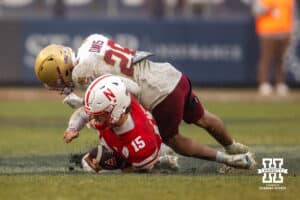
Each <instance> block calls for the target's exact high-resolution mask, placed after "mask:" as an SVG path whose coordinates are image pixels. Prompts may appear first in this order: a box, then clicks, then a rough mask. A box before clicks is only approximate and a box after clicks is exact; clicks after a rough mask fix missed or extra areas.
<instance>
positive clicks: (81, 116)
mask: <svg viewBox="0 0 300 200" xmlns="http://www.w3.org/2000/svg"><path fill="white" fill-rule="evenodd" d="M88 121H89V116H88V115H87V114H86V113H85V112H84V109H83V107H81V108H79V109H77V110H76V111H75V112H74V113H73V114H72V115H71V117H70V120H69V124H68V128H67V129H66V131H65V133H64V141H65V143H69V142H71V141H72V140H73V139H75V138H77V137H78V136H79V131H80V130H81V129H82V128H83V127H84V126H85V125H86V124H87V123H88Z"/></svg>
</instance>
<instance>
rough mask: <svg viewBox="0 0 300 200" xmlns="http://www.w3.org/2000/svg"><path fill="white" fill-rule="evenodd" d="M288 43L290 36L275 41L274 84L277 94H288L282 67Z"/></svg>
mask: <svg viewBox="0 0 300 200" xmlns="http://www.w3.org/2000/svg"><path fill="white" fill-rule="evenodd" d="M289 43H290V38H289V37H286V38H282V39H278V40H277V41H276V49H275V62H274V65H275V84H276V92H277V94H278V95H281V96H285V95H287V94H288V90H289V88H288V86H287V85H286V83H285V76H286V74H285V69H284V67H285V66H284V58H285V53H286V51H287V48H288V46H289Z"/></svg>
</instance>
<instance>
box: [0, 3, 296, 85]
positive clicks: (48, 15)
mask: <svg viewBox="0 0 300 200" xmlns="http://www.w3.org/2000/svg"><path fill="white" fill-rule="evenodd" d="M250 1H251V0H1V1H0V27H1V32H0V44H1V47H2V48H1V50H0V51H1V52H0V85H2V86H7V85H8V86H12V85H13V86H24V85H25V86H40V85H41V84H40V83H39V82H38V81H37V79H36V78H35V75H34V71H33V66H34V59H35V56H36V54H37V53H38V52H39V51H40V50H41V49H42V48H43V47H45V46H46V45H48V44H50V43H57V44H63V45H68V46H71V47H72V48H78V47H79V45H80V44H81V42H82V40H83V39H84V38H85V37H86V36H87V35H89V34H91V33H101V34H104V35H106V36H109V37H111V38H113V39H114V40H116V41H117V42H119V43H120V44H122V45H125V46H128V47H130V48H133V49H137V50H146V51H151V52H153V53H154V54H155V55H156V56H155V57H153V58H152V59H154V60H158V61H166V62H171V63H172V64H174V65H175V66H176V67H177V68H178V69H179V70H181V71H182V72H184V73H185V74H187V75H188V76H189V77H190V79H191V81H192V82H193V84H194V85H195V86H213V87H229V86H230V87H257V78H256V74H257V63H258V58H259V43H258V39H257V35H256V32H255V19H254V17H253V15H252V13H251V6H249V2H250ZM297 4H298V5H296V6H295V7H296V8H295V9H297V6H299V2H297ZM298 20H299V17H298V16H297V15H296V14H295V23H294V27H295V28H294V30H293V37H292V42H291V44H290V46H289V50H288V54H287V55H286V59H285V65H286V71H287V82H288V84H289V85H290V86H292V87H299V86H300V32H299V31H300V30H299V29H300V28H299V22H298ZM271 79H272V75H271Z"/></svg>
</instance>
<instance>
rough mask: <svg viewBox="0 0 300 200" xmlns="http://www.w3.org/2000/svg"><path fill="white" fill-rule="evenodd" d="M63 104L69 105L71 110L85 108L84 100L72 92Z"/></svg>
mask: <svg viewBox="0 0 300 200" xmlns="http://www.w3.org/2000/svg"><path fill="white" fill-rule="evenodd" d="M63 103H64V104H68V105H69V106H70V107H71V108H80V107H81V106H83V99H82V98H81V97H79V96H77V95H76V94H75V93H73V92H72V93H70V94H69V95H68V96H66V97H65V98H64V100H63Z"/></svg>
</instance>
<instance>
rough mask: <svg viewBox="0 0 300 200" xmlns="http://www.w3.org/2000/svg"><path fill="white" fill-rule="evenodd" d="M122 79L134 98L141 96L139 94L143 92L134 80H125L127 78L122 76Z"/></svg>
mask: <svg viewBox="0 0 300 200" xmlns="http://www.w3.org/2000/svg"><path fill="white" fill-rule="evenodd" d="M120 78H121V79H122V81H123V82H124V84H125V85H126V88H127V90H128V92H130V93H131V94H133V95H134V96H138V95H139V93H140V91H141V88H140V86H139V85H138V84H137V83H136V82H134V81H133V80H131V79H129V78H125V77H122V76H121V77H120Z"/></svg>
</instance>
